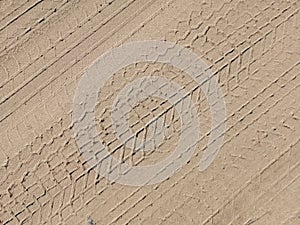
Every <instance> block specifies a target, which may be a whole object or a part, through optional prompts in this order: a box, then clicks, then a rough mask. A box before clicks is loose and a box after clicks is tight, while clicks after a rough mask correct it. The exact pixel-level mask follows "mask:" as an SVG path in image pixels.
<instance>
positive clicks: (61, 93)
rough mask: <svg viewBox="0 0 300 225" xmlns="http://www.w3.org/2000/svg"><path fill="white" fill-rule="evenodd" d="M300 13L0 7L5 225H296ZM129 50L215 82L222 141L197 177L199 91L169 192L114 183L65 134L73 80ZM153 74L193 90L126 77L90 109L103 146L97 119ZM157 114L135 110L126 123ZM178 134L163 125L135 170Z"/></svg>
mask: <svg viewBox="0 0 300 225" xmlns="http://www.w3.org/2000/svg"><path fill="white" fill-rule="evenodd" d="M299 9H300V2H299V1H298V0H278V1H277V0H272V1H269V0H244V1H242V0H229V1H227V0H225V1H221V0H200V1H198V0H99V1H96V0H76V1H70V0H69V1H68V0H61V1H58V0H28V1H21V0H18V1H17V0H0V132H1V135H0V143H1V144H0V165H1V167H0V224H8V225H12V224H37V225H39V224H71V225H73V224H87V223H88V218H89V217H90V218H92V220H93V221H94V222H95V224H97V225H99V224H101V225H102V224H105V225H106V224H151V225H154V224H155V225H156V224H216V225H223V224H232V225H242V224H245V225H246V224H247V225H249V224H257V225H258V224H262V225H269V224H274V225H277V224H278V225H279V224H282V225H298V224H300V179H299V175H300V166H299V165H300V104H299V102H300V75H299V74H300V12H299ZM137 40H167V41H170V42H175V43H177V44H180V45H182V46H185V47H187V48H189V49H191V50H192V51H194V52H195V53H196V54H198V55H199V57H201V58H202V59H203V60H204V61H205V62H206V63H207V65H209V66H211V70H212V71H213V72H216V73H218V76H219V84H220V86H221V89H222V91H223V93H224V95H225V101H226V109H227V130H226V134H225V140H224V144H223V146H222V148H221V151H220V153H219V154H218V156H217V158H216V160H215V161H214V162H213V164H212V165H211V166H210V167H209V168H208V169H207V170H206V171H204V172H201V173H200V172H199V171H198V164H199V161H200V159H201V155H202V152H203V150H204V149H205V146H206V145H207V141H208V136H209V131H210V122H211V119H210V114H209V110H208V104H207V101H206V99H205V97H204V96H203V94H202V93H201V92H200V91H199V92H197V93H195V94H194V95H193V96H192V99H193V101H195V102H196V103H197V104H196V105H197V112H198V113H199V121H200V125H201V133H202V136H201V139H200V140H199V143H198V146H197V150H196V153H195V154H194V156H193V157H192V159H191V160H190V162H189V163H188V164H187V165H186V166H184V167H183V168H182V169H181V170H179V171H178V172H177V173H176V174H175V175H174V176H172V177H171V178H170V179H168V180H166V181H164V182H162V183H160V184H157V185H150V186H145V187H131V186H124V185H121V184H116V183H114V184H111V183H110V182H109V181H108V180H106V179H105V178H103V177H101V176H99V175H98V174H97V173H95V172H94V170H91V169H90V168H89V166H88V164H87V163H86V159H85V158H83V157H82V156H81V155H80V152H79V150H78V148H77V146H76V143H75V140H74V137H73V131H72V104H73V97H74V93H75V90H76V87H77V84H78V81H79V79H80V78H81V77H82V75H83V74H84V72H85V70H86V68H87V67H88V66H89V65H90V64H91V63H92V62H93V61H94V60H95V59H97V58H98V57H99V56H100V55H101V54H103V53H104V52H105V51H107V50H109V49H111V48H112V47H116V46H118V45H120V44H122V43H126V42H130V41H137ZM151 74H156V75H160V76H165V77H173V78H174V79H175V80H176V81H177V82H179V83H181V84H182V85H183V86H185V87H186V88H187V90H189V89H190V87H189V85H188V84H189V83H190V82H189V81H190V80H189V78H188V77H187V76H186V74H184V73H182V72H180V71H178V70H176V69H174V68H172V67H168V66H163V65H160V64H153V65H152V64H142V63H141V64H138V65H135V66H129V67H126V68H124V69H123V70H122V71H120V72H119V73H118V74H115V75H114V77H113V79H111V80H110V82H108V83H107V87H106V89H105V90H103V92H102V93H101V95H100V96H99V104H98V106H97V121H98V124H99V127H98V130H99V134H100V137H101V138H102V139H103V140H104V142H105V143H109V141H110V140H112V139H114V136H113V131H112V130H111V120H110V119H109V116H110V115H109V114H107V113H104V114H102V113H101V109H102V107H104V106H106V107H110V105H111V104H112V102H113V99H114V93H116V92H117V91H118V90H120V88H121V87H122V86H124V85H125V84H126V83H127V82H129V81H130V80H132V79H134V78H136V77H139V76H147V75H151ZM112 90H113V91H112ZM160 101H161V100H160V99H154V100H153V101H150V102H147V101H146V102H144V103H143V104H142V105H141V106H140V108H137V109H136V110H135V111H134V112H132V118H131V120H130V123H131V124H135V123H136V122H141V121H140V120H141V117H142V116H143V115H144V114H146V113H147V110H151V109H152V108H154V107H156V106H157V105H159V104H160ZM145 110H146V111H145ZM159 110H164V109H163V108H160V109H159ZM101 118H104V122H101ZM146 119H149V118H146ZM173 122H174V121H173ZM140 124H141V123H139V125H138V126H140ZM179 126H180V124H177V123H176V122H174V123H172V125H171V127H170V129H168V134H169V141H168V142H166V143H164V145H163V146H162V147H161V148H160V149H158V151H155V152H154V153H153V154H149V155H147V156H145V155H142V154H137V155H136V156H135V157H136V158H134V159H132V162H133V163H134V162H139V163H141V164H142V165H147V164H151V163H153V162H155V161H158V160H160V159H161V158H163V157H166V156H167V155H168V154H170V149H172V148H173V147H174V146H175V145H176V140H177V139H178V137H177V136H178V127H179ZM133 129H137V128H136V127H134V128H133ZM104 130H105V132H106V133H108V135H104V133H103V131H104ZM112 148H113V147H112ZM125 154H126V155H128V154H130V151H129V152H125Z"/></svg>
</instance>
